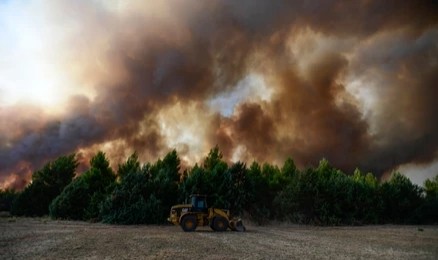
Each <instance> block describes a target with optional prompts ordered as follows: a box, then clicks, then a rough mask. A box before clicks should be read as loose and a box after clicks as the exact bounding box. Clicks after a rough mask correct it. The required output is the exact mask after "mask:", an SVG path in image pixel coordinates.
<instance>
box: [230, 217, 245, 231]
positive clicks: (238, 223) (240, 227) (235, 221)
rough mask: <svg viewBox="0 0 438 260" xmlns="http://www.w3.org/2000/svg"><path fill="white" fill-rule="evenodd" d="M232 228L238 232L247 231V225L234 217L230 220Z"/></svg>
mask: <svg viewBox="0 0 438 260" xmlns="http://www.w3.org/2000/svg"><path fill="white" fill-rule="evenodd" d="M230 229H231V230H233V231H237V232H244V231H246V228H245V226H244V225H243V222H242V220H241V219H232V220H231V221H230Z"/></svg>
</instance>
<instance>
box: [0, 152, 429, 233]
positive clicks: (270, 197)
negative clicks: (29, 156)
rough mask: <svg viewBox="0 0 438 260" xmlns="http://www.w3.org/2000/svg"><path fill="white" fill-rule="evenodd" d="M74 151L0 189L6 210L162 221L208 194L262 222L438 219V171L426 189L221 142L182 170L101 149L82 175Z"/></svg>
mask: <svg viewBox="0 0 438 260" xmlns="http://www.w3.org/2000/svg"><path fill="white" fill-rule="evenodd" d="M77 167H78V161H77V158H76V156H75V155H74V154H72V155H69V156H62V157H60V158H58V159H56V160H55V161H53V162H49V163H47V164H46V165H45V166H44V167H43V168H42V169H40V170H38V171H36V172H34V173H33V175H32V181H31V182H30V183H29V184H28V185H27V186H26V187H25V189H24V190H23V191H21V192H16V191H14V190H0V211H10V212H11V214H13V215H16V216H42V215H50V216H51V217H52V218H55V219H73V220H87V221H101V222H104V223H118V224H140V223H146V224H162V223H165V222H166V218H167V216H168V214H169V209H170V207H171V206H172V205H174V204H178V203H181V202H184V201H185V200H186V199H187V198H188V197H189V195H190V194H196V193H198V194H207V195H208V204H209V206H212V207H219V208H227V209H230V210H231V212H232V213H233V214H234V215H240V216H244V217H245V218H248V219H251V220H252V221H254V222H256V223H259V224H264V223H267V222H269V221H271V220H278V221H288V222H293V223H300V224H315V225H361V224H382V223H397V224H419V223H421V224H436V223H438V175H437V176H436V177H435V178H433V179H432V180H426V182H425V183H424V187H420V186H418V185H415V184H412V183H411V181H410V180H409V179H408V178H407V177H405V176H404V175H401V174H400V173H394V174H393V175H392V177H391V179H390V180H388V181H386V182H382V183H381V182H379V181H378V180H377V178H376V177H375V176H374V175H373V174H372V173H366V174H365V173H362V172H361V171H360V170H359V169H356V170H355V171H354V172H353V173H344V172H342V171H340V170H339V169H336V168H334V167H333V166H331V165H330V164H329V162H328V161H327V160H325V159H322V160H321V161H320V162H319V165H318V166H316V167H310V168H307V169H304V170H299V169H297V167H296V166H295V163H294V161H293V160H292V159H287V160H286V161H285V162H284V164H283V165H282V166H281V167H278V166H276V165H272V164H268V163H264V164H262V165H261V164H259V163H257V162H253V163H252V164H251V165H249V166H248V165H246V164H245V163H242V162H236V163H234V164H232V165H228V164H227V163H226V162H225V161H224V160H223V158H222V153H221V152H220V150H219V149H218V148H217V147H215V148H213V149H212V150H211V151H210V152H209V154H208V155H207V157H206V158H205V159H204V161H203V162H202V164H201V165H198V164H196V165H194V166H193V167H191V168H189V169H187V170H184V171H182V170H181V168H180V159H179V157H178V154H177V152H176V151H175V150H174V151H171V152H169V153H168V154H167V155H166V156H165V157H164V158H163V159H159V160H158V161H156V162H155V163H146V164H141V163H140V162H139V159H138V156H137V154H136V153H134V154H132V155H131V156H130V157H129V158H128V159H127V160H126V162H124V163H122V164H120V165H118V168H117V171H114V170H113V169H112V168H111V167H110V163H109V160H108V159H107V158H106V155H105V154H104V153H103V152H98V153H97V154H96V155H95V156H94V157H93V158H92V159H91V161H90V168H89V169H88V170H87V171H85V172H84V173H82V174H80V175H76V170H77Z"/></svg>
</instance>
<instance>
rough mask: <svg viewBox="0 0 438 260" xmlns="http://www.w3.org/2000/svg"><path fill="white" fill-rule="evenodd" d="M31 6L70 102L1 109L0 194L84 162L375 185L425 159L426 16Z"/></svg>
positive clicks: (188, 4)
mask: <svg viewBox="0 0 438 260" xmlns="http://www.w3.org/2000/svg"><path fill="white" fill-rule="evenodd" d="M37 5H38V6H40V8H39V9H38V12H39V15H40V16H44V17H45V20H46V21H47V22H48V23H50V24H51V25H53V26H52V27H50V28H55V29H53V30H52V31H50V33H49V36H50V39H51V40H53V46H56V48H55V50H56V53H55V54H54V55H53V56H54V58H53V59H54V60H56V64H57V66H58V67H59V68H61V69H62V71H63V73H65V74H66V75H67V76H68V79H69V85H73V87H72V88H76V90H77V92H75V94H72V95H69V96H68V97H67V98H66V100H65V102H63V104H62V109H60V112H59V113H54V111H47V109H44V108H41V107H40V106H38V105H35V104H26V103H23V102H18V103H14V104H9V105H1V104H0V122H1V124H0V183H1V184H2V186H3V187H6V186H11V187H20V186H22V185H23V184H24V183H25V182H23V179H27V178H29V176H30V172H32V171H33V170H35V169H36V168H38V167H40V166H41V165H42V164H43V163H45V162H47V161H48V160H51V159H54V158H56V157H58V156H60V155H63V154H67V153H73V152H76V153H78V154H79V158H80V160H81V161H83V162H86V161H87V160H88V159H89V157H90V156H92V155H93V153H94V152H95V151H96V150H103V151H105V152H106V153H107V154H108V156H109V157H110V159H111V160H112V162H113V163H117V162H120V161H121V160H124V159H125V158H126V156H127V155H129V154H130V153H132V152H134V151H137V153H138V154H139V155H140V158H141V159H142V160H145V161H151V160H154V159H156V158H158V157H160V156H163V155H164V154H165V153H166V152H168V151H169V150H171V149H173V148H176V149H177V151H178V152H179V154H180V156H181V157H182V159H183V161H184V163H186V164H192V163H194V162H197V161H199V160H200V159H201V158H202V156H204V155H205V154H207V152H208V150H209V149H210V148H211V147H213V146H215V145H216V144H217V145H218V146H219V148H220V149H221V150H222V152H223V153H224V155H225V158H226V159H227V160H229V161H235V160H244V161H247V162H251V161H252V160H257V161H262V162H263V161H266V162H272V163H282V161H283V160H284V159H286V158H287V157H292V158H293V159H294V160H295V161H296V163H297V165H299V166H301V167H306V166H309V165H315V164H316V163H317V162H318V161H319V160H320V159H321V158H323V157H325V158H327V159H328V160H329V161H330V162H331V163H332V164H333V165H335V166H336V167H340V168H341V169H343V170H345V171H347V172H348V171H352V170H353V169H354V168H355V167H357V166H359V167H360V168H361V169H363V170H365V171H373V172H374V173H375V174H378V175H381V174H383V173H384V172H386V171H388V170H391V169H395V168H396V167H398V166H400V165H403V164H409V163H431V162H433V161H435V160H437V159H438V120H436V115H437V114H438V103H437V102H436V98H437V97H438V88H437V87H436V82H438V61H437V57H438V27H437V24H438V17H437V16H436V10H438V8H437V7H438V6H437V4H436V2H435V1H427V0H423V1H377V0H376V1H373V0H368V1H351V2H350V1H347V2H346V1H261V0H256V1H254V0H245V1H231V0H230V1H228V0H213V1H197V0H188V1H176V0H167V1H158V2H157V3H153V2H151V3H149V2H144V1H138V2H137V1H133V2H129V3H128V2H125V1H114V2H109V1H74V2H71V1H53V2H51V3H47V2H44V3H39V2H37ZM54 25H56V26H54ZM48 51H50V50H48ZM17 62H19V63H26V60H20V61H17ZM0 87H1V86H0ZM29 88H32V85H30V86H29ZM0 95H2V92H0ZM0 100H2V99H0ZM212 104H216V105H212Z"/></svg>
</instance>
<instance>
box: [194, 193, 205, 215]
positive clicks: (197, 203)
mask: <svg viewBox="0 0 438 260" xmlns="http://www.w3.org/2000/svg"><path fill="white" fill-rule="evenodd" d="M190 200H191V203H192V210H193V211H194V212H207V211H208V207H207V196H205V195H198V194H196V195H192V196H190Z"/></svg>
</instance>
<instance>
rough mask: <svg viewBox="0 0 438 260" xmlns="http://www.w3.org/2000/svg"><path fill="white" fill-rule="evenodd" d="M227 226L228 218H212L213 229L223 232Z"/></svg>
mask: <svg viewBox="0 0 438 260" xmlns="http://www.w3.org/2000/svg"><path fill="white" fill-rule="evenodd" d="M227 228H228V220H227V219H226V218H224V217H215V218H214V220H213V230H214V231H218V232H223V231H225V230H227Z"/></svg>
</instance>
